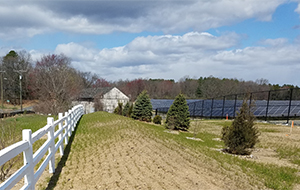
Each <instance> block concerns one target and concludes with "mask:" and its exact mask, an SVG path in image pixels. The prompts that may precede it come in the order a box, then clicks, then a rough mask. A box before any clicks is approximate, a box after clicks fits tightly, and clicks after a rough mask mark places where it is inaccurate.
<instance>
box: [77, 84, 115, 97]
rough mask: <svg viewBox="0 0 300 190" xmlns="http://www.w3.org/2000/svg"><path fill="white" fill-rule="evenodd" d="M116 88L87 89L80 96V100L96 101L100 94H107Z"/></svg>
mask: <svg viewBox="0 0 300 190" xmlns="http://www.w3.org/2000/svg"><path fill="white" fill-rule="evenodd" d="M113 88H114V87H102V88H86V89H83V90H82V92H81V93H80V95H79V97H78V98H79V99H94V97H95V96H96V95H98V94H106V93H107V92H109V91H110V90H111V89H113Z"/></svg>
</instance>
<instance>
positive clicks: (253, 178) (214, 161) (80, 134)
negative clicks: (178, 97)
mask: <svg viewBox="0 0 300 190" xmlns="http://www.w3.org/2000/svg"><path fill="white" fill-rule="evenodd" d="M227 124H229V123H224V121H214V122H208V123H207V122H205V121H203V122H200V124H199V123H198V124H197V125H198V126H199V127H200V128H201V129H202V130H201V129H200V130H199V129H198V134H197V136H196V137H198V138H201V139H202V140H203V141H204V142H200V141H192V140H188V139H186V137H187V136H189V137H192V136H193V134H192V133H182V132H181V133H180V134H179V135H174V134H169V133H166V132H165V129H164V128H163V127H161V126H157V125H152V124H147V123H142V122H138V121H133V120H131V119H129V118H124V117H121V116H117V115H113V114H108V113H103V112H97V113H93V114H88V115H84V116H83V118H82V120H81V121H80V124H79V126H78V129H77V132H76V136H75V140H74V143H73V145H72V150H71V153H70V158H69V159H68V161H69V162H71V163H72V161H74V160H75V159H82V158H80V157H78V156H79V155H84V154H80V152H85V151H87V150H88V149H90V148H91V147H96V146H106V144H109V143H111V142H113V141H122V139H123V138H125V137H126V136H124V134H123V133H122V131H123V130H124V129H127V130H132V131H135V132H136V134H140V135H141V136H144V137H145V138H151V139H156V141H162V142H164V145H165V146H166V147H168V148H170V149H173V150H176V151H180V150H184V151H182V153H183V154H190V155H192V156H194V157H195V159H196V161H197V162H203V163H205V164H206V166H207V167H208V168H209V169H210V170H211V171H212V172H217V173H220V172H221V173H222V175H224V176H226V177H228V178H229V179H231V180H232V182H233V181H235V182H234V183H235V185H236V186H237V187H238V188H242V187H243V188H245V187H248V188H254V189H255V188H264V186H265V187H268V188H272V189H292V188H293V186H294V185H295V184H297V183H299V176H297V172H298V170H297V169H294V168H290V167H279V166H276V165H272V164H263V163H256V162H254V161H249V160H245V159H242V158H239V157H234V156H232V155H227V154H222V153H220V152H218V151H216V150H214V149H215V148H220V147H221V146H223V143H222V142H220V141H215V140H213V138H219V137H220V136H219V134H216V133H215V132H212V131H211V132H210V129H211V128H216V126H217V128H218V129H219V130H221V126H224V125H227ZM205 129H207V130H205ZM86 139H89V140H86ZM191 161H193V160H191ZM239 181H240V182H239Z"/></svg>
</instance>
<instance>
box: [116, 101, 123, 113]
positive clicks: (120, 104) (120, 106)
mask: <svg viewBox="0 0 300 190" xmlns="http://www.w3.org/2000/svg"><path fill="white" fill-rule="evenodd" d="M114 113H115V114H118V115H122V113H123V103H120V102H119V103H118V106H117V107H116V108H115V110H114Z"/></svg>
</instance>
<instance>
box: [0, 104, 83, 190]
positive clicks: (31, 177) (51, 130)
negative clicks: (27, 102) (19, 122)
mask: <svg viewBox="0 0 300 190" xmlns="http://www.w3.org/2000/svg"><path fill="white" fill-rule="evenodd" d="M83 111H84V110H83V106H82V105H78V106H75V107H73V108H72V110H69V112H65V116H63V114H62V113H60V114H59V115H58V120H56V121H54V119H53V117H48V118H47V125H46V126H45V127H43V128H41V129H39V130H38V131H36V132H34V133H33V134H32V132H31V129H24V130H23V131H22V138H23V140H22V141H20V142H17V143H15V144H13V145H11V146H9V147H6V148H5V149H3V150H1V151H0V166H2V165H3V164H5V163H6V162H7V161H9V160H10V159H12V158H14V157H16V156H17V155H19V154H20V153H22V152H23V157H24V165H23V166H22V167H21V168H20V169H19V170H18V171H16V172H15V173H14V174H13V175H11V176H10V177H9V178H8V179H6V180H5V181H4V182H3V183H2V184H0V190H2V189H11V188H12V187H14V186H15V184H16V183H18V182H19V181H20V180H21V179H22V178H23V177H24V186H23V187H22V188H21V189H35V184H36V182H37V181H38V180H39V178H40V177H41V175H42V173H43V172H44V170H45V169H46V167H47V165H48V164H49V173H54V171H55V153H56V152H57V151H58V149H59V152H60V155H61V156H62V155H63V151H64V143H63V142H65V144H68V138H69V137H70V136H71V134H72V131H74V129H75V126H76V124H77V122H78V120H79V119H80V117H81V116H82V115H83ZM56 126H58V130H57V131H55V127H56ZM46 133H48V139H47V140H46V142H45V143H44V144H43V145H42V146H41V147H40V148H39V149H38V150H37V151H36V152H35V153H33V150H32V145H33V143H34V142H36V141H37V140H39V139H40V138H41V137H43V136H44V135H45V134H46ZM56 138H58V141H57V142H56V144H55V139H56ZM47 151H48V154H47V155H46V158H45V159H44V161H43V162H42V164H41V165H40V166H39V168H38V169H37V171H36V172H34V167H35V165H37V164H38V163H39V162H40V161H41V159H42V158H43V157H44V155H45V154H46V153H47Z"/></svg>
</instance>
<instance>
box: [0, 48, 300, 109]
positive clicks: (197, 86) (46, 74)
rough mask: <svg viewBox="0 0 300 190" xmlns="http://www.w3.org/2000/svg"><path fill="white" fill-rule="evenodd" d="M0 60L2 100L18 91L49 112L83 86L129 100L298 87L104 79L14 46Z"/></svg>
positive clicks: (60, 58) (65, 60)
mask: <svg viewBox="0 0 300 190" xmlns="http://www.w3.org/2000/svg"><path fill="white" fill-rule="evenodd" d="M0 64H1V67H0V74H1V77H0V79H1V84H2V85H1V89H0V90H1V95H2V94H3V100H4V101H9V102H10V103H12V104H20V93H21V97H22V98H23V99H27V100H28V99H37V100H39V102H40V103H39V105H37V108H36V109H38V110H49V111H50V113H58V112H63V111H65V110H66V108H67V109H68V108H69V107H70V104H71V101H72V100H74V99H76V98H77V97H78V95H79V93H80V92H81V91H82V89H85V88H99V87H117V88H118V89H120V90H121V91H122V92H123V93H125V94H126V95H127V96H129V97H130V99H131V101H135V100H136V98H137V96H138V95H139V94H140V93H141V92H142V91H144V90H146V91H147V92H148V94H149V97H150V98H153V99H174V98H175V97H176V95H178V94H180V93H182V94H184V95H185V96H186V98H188V99H196V98H197V99H200V98H211V97H220V96H224V95H229V94H239V93H247V92H254V91H268V90H277V89H282V88H299V87H298V86H293V85H283V86H280V85H278V84H274V85H272V84H269V82H268V80H266V79H258V80H256V81H244V80H238V79H228V78H223V79H220V78H216V77H213V76H209V77H200V78H190V77H189V76H184V77H182V78H181V79H180V80H179V81H175V80H173V79H151V78H150V79H145V78H144V79H143V78H138V79H133V80H128V79H126V80H124V79H120V80H118V81H107V80H106V79H104V78H102V77H101V76H99V75H97V74H95V73H91V72H82V71H79V70H77V69H75V68H73V67H72V66H71V59H70V58H69V57H66V56H65V55H63V54H59V55H57V54H49V55H43V56H42V57H41V58H40V59H39V60H37V61H35V62H33V61H32V59H31V55H30V53H28V52H26V51H19V52H16V51H14V50H12V51H10V52H9V53H8V54H6V55H5V56H3V57H1V59H0ZM20 86H21V87H20ZM21 88H22V89H21ZM277 98H280V97H277ZM1 99H2V96H1Z"/></svg>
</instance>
